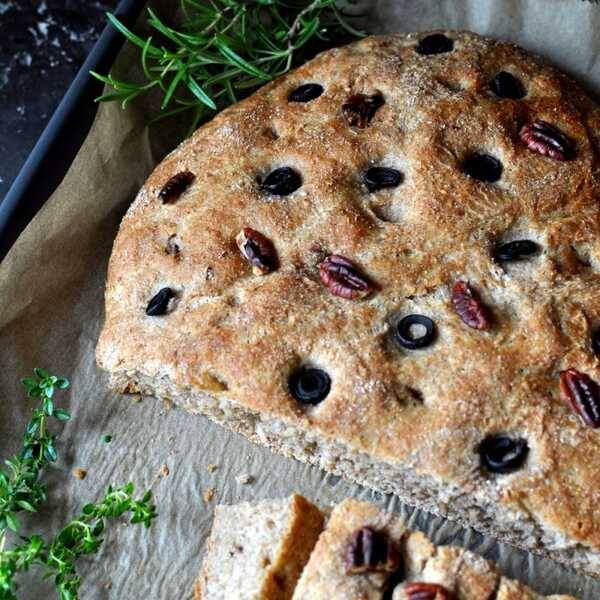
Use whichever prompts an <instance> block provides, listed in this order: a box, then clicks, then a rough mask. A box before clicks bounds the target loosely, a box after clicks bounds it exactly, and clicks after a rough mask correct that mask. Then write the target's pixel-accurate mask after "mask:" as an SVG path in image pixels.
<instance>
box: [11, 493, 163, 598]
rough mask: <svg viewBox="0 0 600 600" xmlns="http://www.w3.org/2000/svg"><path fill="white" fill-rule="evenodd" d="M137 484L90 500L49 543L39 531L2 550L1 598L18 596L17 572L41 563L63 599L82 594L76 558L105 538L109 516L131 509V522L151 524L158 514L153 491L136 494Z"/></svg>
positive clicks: (95, 548)
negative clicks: (9, 548)
mask: <svg viewBox="0 0 600 600" xmlns="http://www.w3.org/2000/svg"><path fill="white" fill-rule="evenodd" d="M132 494H133V484H131V483H128V484H127V485H125V486H123V487H121V488H118V489H115V490H113V489H112V488H110V487H109V488H108V491H107V493H106V497H105V498H104V499H103V500H102V501H101V502H100V503H98V504H86V505H85V506H84V507H83V509H82V511H81V514H80V515H79V516H78V517H77V518H76V519H73V521H71V522H70V523H69V524H68V525H67V526H66V527H65V528H64V529H62V531H61V532H60V533H59V534H58V535H57V536H56V537H55V538H54V540H52V542H50V543H49V544H48V543H46V542H44V540H43V539H42V538H41V537H40V536H39V535H33V536H31V537H29V538H23V539H24V543H23V544H21V545H19V546H17V547H16V548H14V549H12V550H8V551H4V552H1V553H0V600H16V599H17V596H16V592H17V585H16V583H15V581H14V576H15V575H16V574H17V573H23V572H27V571H28V570H29V568H30V567H31V566H34V565H37V566H41V567H42V568H43V569H44V570H45V574H44V578H47V577H53V578H54V583H55V585H56V589H57V591H58V594H59V598H60V599H61V600H76V599H77V598H78V591H79V587H80V586H81V577H80V576H79V575H78V574H77V571H76V569H75V563H76V561H77V560H78V559H79V558H81V557H82V556H84V555H86V554H94V553H95V552H97V551H98V548H99V547H100V545H101V544H102V542H103V538H102V537H101V536H102V533H103V532H104V528H105V525H106V520H107V519H117V518H119V517H121V516H122V515H124V514H125V513H130V515H131V518H130V521H129V522H130V523H143V525H144V526H145V527H150V525H151V523H152V520H153V519H154V518H155V517H156V508H155V506H154V505H152V504H150V503H149V502H150V500H151V497H152V494H151V492H150V491H148V492H146V493H145V494H144V495H143V496H142V498H140V499H138V500H136V499H134V498H133V495H132Z"/></svg>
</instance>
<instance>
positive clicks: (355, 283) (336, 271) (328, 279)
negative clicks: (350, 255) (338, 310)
mask: <svg viewBox="0 0 600 600" xmlns="http://www.w3.org/2000/svg"><path fill="white" fill-rule="evenodd" d="M319 275H320V277H321V281H322V282H323V283H324V284H325V285H326V286H327V287H328V288H329V291H330V292H331V293H332V294H333V295H334V296H339V297H340V298H345V299H346V300H354V299H355V298H364V297H365V296H367V295H369V294H370V293H371V290H372V289H373V286H372V285H371V283H370V282H369V280H368V279H367V278H366V277H365V276H364V275H362V274H361V273H360V272H359V271H358V269H357V268H356V267H355V266H354V265H353V264H352V263H351V262H350V261H349V260H348V259H347V258H344V257H343V256H340V255H339V254H332V255H331V256H328V257H327V258H326V259H325V260H324V261H323V262H321V263H320V264H319Z"/></svg>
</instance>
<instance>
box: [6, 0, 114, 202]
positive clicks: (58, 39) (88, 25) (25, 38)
mask: <svg viewBox="0 0 600 600" xmlns="http://www.w3.org/2000/svg"><path fill="white" fill-rule="evenodd" d="M116 5H117V0H95V1H92V2H89V1H86V0H0V202H2V199H3V198H4V196H5V195H6V193H7V192H8V189H9V188H10V185H11V183H12V182H13V180H14V179H15V177H16V176H17V174H18V172H19V169H20V168H21V166H22V165H23V163H24V162H25V160H26V158H27V156H28V154H29V152H30V151H31V149H32V148H33V146H34V145H35V142H36V141H37V139H38V137H39V136H40V134H41V133H42V131H43V129H44V127H45V125H46V123H47V122H48V120H49V119H50V117H51V116H52V113H53V112H54V109H55V108H56V107H57V106H58V103H59V102H60V100H61V99H62V97H63V95H64V94H65V92H66V91H67V88H68V87H69V84H70V83H71V81H72V80H73V78H74V76H75V74H76V73H77V71H78V69H79V67H80V66H81V64H82V63H83V61H84V60H85V58H86V56H87V55H88V53H89V52H90V50H91V49H92V47H93V45H94V43H95V41H96V40H97V38H98V36H99V34H100V33H101V31H102V29H103V28H104V26H105V23H106V17H105V12H106V11H111V10H113V9H114V7H115V6H116Z"/></svg>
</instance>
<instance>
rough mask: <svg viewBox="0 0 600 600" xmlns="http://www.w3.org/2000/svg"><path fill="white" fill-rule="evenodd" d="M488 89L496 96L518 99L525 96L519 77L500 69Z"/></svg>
mask: <svg viewBox="0 0 600 600" xmlns="http://www.w3.org/2000/svg"><path fill="white" fill-rule="evenodd" d="M490 89H491V90H492V92H494V94H495V95H496V96H498V98H511V99H512V100H519V99H520V98H523V97H524V96H525V88H524V87H523V84H522V83H521V80H520V79H517V78H516V77H515V76H514V75H512V74H511V73H507V72H506V71H500V73H497V74H496V76H495V77H494V78H493V79H492V81H491V82H490Z"/></svg>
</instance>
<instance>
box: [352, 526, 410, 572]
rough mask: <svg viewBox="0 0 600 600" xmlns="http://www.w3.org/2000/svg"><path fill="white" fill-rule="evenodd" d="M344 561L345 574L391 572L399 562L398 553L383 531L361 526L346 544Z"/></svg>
mask: <svg viewBox="0 0 600 600" xmlns="http://www.w3.org/2000/svg"><path fill="white" fill-rule="evenodd" d="M344 563H345V566H346V575H356V574H359V573H376V572H381V573H393V572H394V571H396V570H397V569H398V566H399V564H400V555H399V553H398V550H397V548H396V546H395V545H394V543H393V542H392V541H391V540H390V539H389V537H388V536H387V534H385V533H384V532H383V531H375V530H374V529H372V528H371V527H361V528H360V529H358V530H356V531H355V532H354V533H353V534H352V537H351V538H350V542H349V543H348V545H347V546H346V551H345V553H344Z"/></svg>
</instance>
